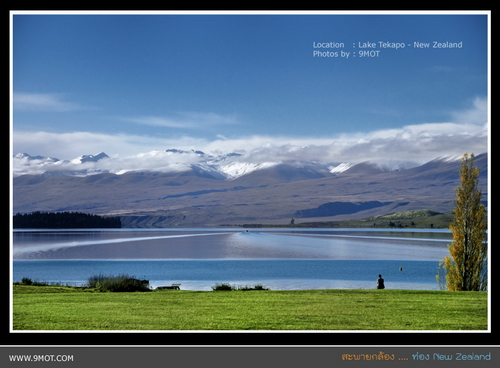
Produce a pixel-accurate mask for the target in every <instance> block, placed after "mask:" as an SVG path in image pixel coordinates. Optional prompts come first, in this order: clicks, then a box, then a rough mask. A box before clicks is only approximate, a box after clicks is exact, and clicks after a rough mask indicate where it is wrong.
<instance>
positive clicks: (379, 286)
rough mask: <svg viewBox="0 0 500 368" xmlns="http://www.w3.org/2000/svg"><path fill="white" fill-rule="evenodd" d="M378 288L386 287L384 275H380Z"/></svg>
mask: <svg viewBox="0 0 500 368" xmlns="http://www.w3.org/2000/svg"><path fill="white" fill-rule="evenodd" d="M377 289H385V285H384V279H383V278H382V275H378V279H377Z"/></svg>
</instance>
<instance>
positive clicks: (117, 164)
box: [13, 148, 418, 180]
mask: <svg viewBox="0 0 500 368" xmlns="http://www.w3.org/2000/svg"><path fill="white" fill-rule="evenodd" d="M362 164H364V165H365V166H366V165H368V166H370V167H371V168H372V172H374V171H373V170H376V171H377V172H385V171H400V170H406V169H410V168H413V167H415V166H418V164H417V163H414V162H404V161H400V160H385V161H378V162H365V163H362ZM359 165H361V164H356V163H350V162H320V161H299V160H287V161H282V160H276V161H274V160H269V159H267V160H264V161H257V162H256V161H255V160H254V159H252V157H251V156H250V155H245V154H241V153H236V152H231V153H227V154H219V155H211V154H207V153H205V152H202V151H197V150H193V149H192V150H189V151H184V150H180V149H175V148H171V149H167V150H164V151H158V150H155V151H150V152H146V153H142V154H138V155H135V156H130V157H122V158H114V157H113V158H112V157H109V156H108V155H107V154H106V153H104V152H100V153H97V154H85V155H81V156H78V157H76V158H74V159H72V160H60V159H58V158H53V157H43V156H31V155H29V154H27V153H18V154H16V155H15V156H14V157H13V167H14V176H20V175H25V174H44V173H45V174H47V175H69V176H87V175H95V174H101V173H111V174H116V175H123V174H125V173H131V172H163V173H168V172H188V171H192V172H194V173H195V174H196V175H198V176H201V177H209V178H212V179H218V180H235V179H237V178H239V177H242V176H245V175H249V174H251V173H254V172H258V171H262V170H267V171H269V170H271V169H273V170H280V172H281V174H280V175H286V176H287V177H292V176H294V175H293V174H291V171H294V170H295V171H300V172H301V174H300V175H295V177H296V178H299V177H303V178H308V177H311V178H313V177H321V176H337V175H341V174H343V173H344V172H347V171H349V170H353V171H352V172H356V171H360V170H361V171H363V170H364V169H363V166H359ZM285 168H286V169H285ZM284 170H285V171H286V172H287V173H286V174H285V173H284ZM295 180H299V179H295Z"/></svg>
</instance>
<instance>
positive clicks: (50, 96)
mask: <svg viewBox="0 0 500 368" xmlns="http://www.w3.org/2000/svg"><path fill="white" fill-rule="evenodd" d="M12 97H13V99H12V100H13V107H14V109H16V110H33V111H56V112H65V111H73V110H79V109H81V108H82V106H80V105H78V104H76V103H74V102H70V101H66V100H65V99H64V94H57V93H22V92H14V93H13V96H12Z"/></svg>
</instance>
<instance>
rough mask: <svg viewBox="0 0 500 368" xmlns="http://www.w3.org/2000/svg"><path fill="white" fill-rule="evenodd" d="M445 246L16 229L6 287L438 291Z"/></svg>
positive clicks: (370, 237)
mask: <svg viewBox="0 0 500 368" xmlns="http://www.w3.org/2000/svg"><path fill="white" fill-rule="evenodd" d="M450 240H451V234H450V232H449V231H447V230H434V231H429V230H420V229H412V230H405V231H388V230H387V229H370V230H362V229H334V230H332V229H300V230H296V229H285V230H284V229H265V230H260V229H259V230H248V231H246V230H241V229H234V228H231V229H224V228H217V229H180V230H179V229H162V230H158V229H105V230H102V229H90V230H17V229H16V231H14V233H13V248H12V249H13V258H14V267H13V279H14V281H20V280H21V279H22V278H23V277H29V278H31V279H33V280H39V281H47V282H63V283H64V282H67V283H76V284H83V283H85V282H86V280H87V279H88V277H89V276H91V275H95V274H98V273H103V274H115V275H116V274H120V273H127V274H129V275H133V276H136V277H139V278H145V279H148V280H150V283H151V285H152V286H153V287H155V286H159V285H169V284H171V283H181V284H182V285H181V288H182V289H191V290H211V286H213V285H214V284H215V283H217V282H229V283H231V284H235V285H254V284H256V283H259V284H263V285H265V286H267V287H270V288H271V289H273V290H277V289H324V288H366V289H369V288H374V287H375V281H376V279H377V276H378V274H379V273H381V274H383V277H384V278H385V280H386V287H387V288H394V289H396V288H397V289H401V288H402V289H437V284H436V281H435V274H436V268H437V264H438V262H439V260H441V259H442V258H443V257H445V256H446V255H447V254H448V250H447V244H448V243H449V242H450ZM400 269H401V270H400Z"/></svg>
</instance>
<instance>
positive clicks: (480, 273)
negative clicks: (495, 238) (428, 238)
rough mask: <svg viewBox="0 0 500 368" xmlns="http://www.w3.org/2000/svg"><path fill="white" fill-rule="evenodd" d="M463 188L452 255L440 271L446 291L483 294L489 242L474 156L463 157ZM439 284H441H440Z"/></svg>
mask: <svg viewBox="0 0 500 368" xmlns="http://www.w3.org/2000/svg"><path fill="white" fill-rule="evenodd" d="M459 173H460V179H461V182H460V185H459V187H458V188H456V189H455V191H456V195H457V199H456V200H455V208H454V209H453V213H454V215H455V217H454V219H453V221H452V223H451V224H450V229H451V231H452V234H453V240H452V243H451V244H449V245H448V250H449V252H450V255H449V256H447V257H445V258H444V259H443V260H442V261H441V263H440V267H442V268H443V269H444V273H445V275H446V288H447V289H448V290H451V291H466V290H469V291H484V290H486V288H487V266H488V265H487V262H488V258H487V257H488V252H487V242H486V229H487V223H486V220H485V209H484V206H483V205H482V204H481V190H479V188H478V182H479V179H478V178H479V168H477V167H474V154H471V155H470V156H469V155H468V154H464V156H463V158H462V166H461V168H460V171H459ZM437 277H438V282H442V281H440V280H439V276H437Z"/></svg>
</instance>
